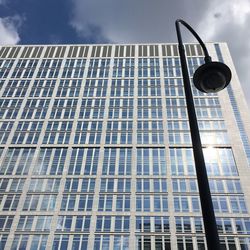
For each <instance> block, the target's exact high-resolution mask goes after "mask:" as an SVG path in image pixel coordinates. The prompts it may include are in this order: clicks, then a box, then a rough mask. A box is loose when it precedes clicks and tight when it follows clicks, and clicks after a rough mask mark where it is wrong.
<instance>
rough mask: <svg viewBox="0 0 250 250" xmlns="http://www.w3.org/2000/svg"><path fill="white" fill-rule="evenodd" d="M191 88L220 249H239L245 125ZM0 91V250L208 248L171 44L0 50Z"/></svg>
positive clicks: (247, 243) (242, 243)
mask: <svg viewBox="0 0 250 250" xmlns="http://www.w3.org/2000/svg"><path fill="white" fill-rule="evenodd" d="M209 46H210V47H211V49H214V46H213V44H211V45H209ZM216 46H217V47H218V46H221V52H220V53H222V55H223V53H225V54H226V53H227V52H226V51H225V52H224V47H223V46H224V45H220V44H217V45H216ZM217 47H216V50H217V52H218V48H217ZM186 51H187V58H188V59H187V62H188V67H189V71H190V74H191V78H192V74H193V73H194V71H195V69H196V68H197V67H198V66H199V65H200V64H202V63H203V55H202V51H201V48H200V47H199V46H198V45H196V44H188V45H186ZM214 54H215V55H216V51H215V49H214ZM192 90H193V95H194V103H195V107H196V113H197V118H198V124H199V129H200V134H201V140H202V144H203V147H204V148H203V151H204V156H205V161H206V167H207V172H208V176H209V184H210V188H211V193H212V199H213V204H214V209H215V213H216V218H217V226H218V230H219V234H220V241H221V246H222V249H227V250H231V249H240V250H247V249H249V248H250V213H249V212H250V211H249V209H250V196H249V193H248V192H247V190H250V189H249V188H250V186H249V184H248V183H247V179H249V178H250V170H249V168H248V155H247V150H246V145H245V144H244V143H241V144H237V142H238V141H240V140H241V139H242V136H244V137H245V138H246V137H247V133H246V131H247V125H246V127H244V131H243V132H242V131H241V132H242V133H241V134H240V133H237V132H236V133H235V130H234V127H233V126H232V124H234V126H235V128H237V126H238V127H239V124H243V121H242V119H241V118H240V120H237V119H238V118H237V116H236V120H233V119H231V120H230V116H228V114H227V113H228V112H227V110H226V109H225V108H224V106H223V105H225V102H226V101H227V105H233V103H232V98H231V99H230V98H228V95H225V94H204V93H201V92H199V91H198V90H197V89H195V88H194V87H193V86H192ZM230 91H233V90H232V88H231V89H230ZM0 97H1V99H0V119H1V120H0V249H1V250H2V249H11V250H15V249H22V250H24V249H32V250H33V249H34V250H36V249H40V250H43V249H53V250H57V249H60V250H66V249H74V250H78V249H81V250H85V249H86V250H87V249H90V250H92V249H93V250H99V249H103V250H108V249H110V250H111V249H112V250H113V249H114V250H126V249H138V250H142V249H145V250H147V249H152V250H170V249H178V250H189V249H199V250H203V249H204V250H206V249H207V247H206V240H205V233H204V225H203V221H202V215H201V207H200V200H199V193H198V186H197V181H196V171H195V164H194V159H193V152H192V144H191V137H190V130H189V124H188V115H187V110H186V101H185V94H184V89H183V82H182V73H181V68H180V60H179V57H178V52H177V45H175V44H151V45H105V46H102V45H95V46H94V45H93V46H92V45H90V46H87V45H81V46H80V45H79V46H77V45H76V46H73V45H67V46H66V45H65V46H13V47H0ZM236 101H237V100H236V99H235V97H234V102H236ZM238 101H240V100H238ZM232 108H233V110H235V108H234V105H233V107H232ZM249 131H250V130H249ZM237 140H238V141H237ZM236 141H237V142H236Z"/></svg>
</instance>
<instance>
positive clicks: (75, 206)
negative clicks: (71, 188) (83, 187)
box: [61, 194, 93, 211]
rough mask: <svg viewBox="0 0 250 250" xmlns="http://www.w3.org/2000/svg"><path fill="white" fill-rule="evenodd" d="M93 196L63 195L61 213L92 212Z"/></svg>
mask: <svg viewBox="0 0 250 250" xmlns="http://www.w3.org/2000/svg"><path fill="white" fill-rule="evenodd" d="M92 205H93V195H85V194H80V195H79V194H64V195H63V199H62V203H61V211H92Z"/></svg>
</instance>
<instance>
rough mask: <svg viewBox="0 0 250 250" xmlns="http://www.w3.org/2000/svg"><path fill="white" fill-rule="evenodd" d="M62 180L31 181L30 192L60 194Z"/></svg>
mask: <svg viewBox="0 0 250 250" xmlns="http://www.w3.org/2000/svg"><path fill="white" fill-rule="evenodd" d="M59 186H60V179H33V178H32V179H31V180H30V185H29V190H28V191H29V192H46V193H48V192H58V191H59Z"/></svg>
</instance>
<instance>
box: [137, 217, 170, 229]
mask: <svg viewBox="0 0 250 250" xmlns="http://www.w3.org/2000/svg"><path fill="white" fill-rule="evenodd" d="M136 232H157V233H161V232H165V233H170V229H169V217H165V216H136Z"/></svg>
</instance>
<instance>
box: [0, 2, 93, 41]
mask: <svg viewBox="0 0 250 250" xmlns="http://www.w3.org/2000/svg"><path fill="white" fill-rule="evenodd" d="M71 6H72V3H71V1H70V0H9V1H8V0H7V1H5V2H4V4H3V5H2V6H1V8H0V17H3V18H4V17H12V18H14V19H13V22H14V23H16V25H17V26H18V29H17V30H18V34H19V37H20V40H19V43H21V44H51V43H95V42H96V40H95V38H96V37H95V36H94V35H93V36H88V37H83V36H81V37H80V36H79V35H78V33H77V32H76V31H75V29H74V28H73V27H72V25H70V20H71V17H72V12H71V10H72V8H71ZM15 18H16V19H17V20H15ZM18 23H19V24H18ZM94 33H95V32H94V31H93V34H94Z"/></svg>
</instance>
